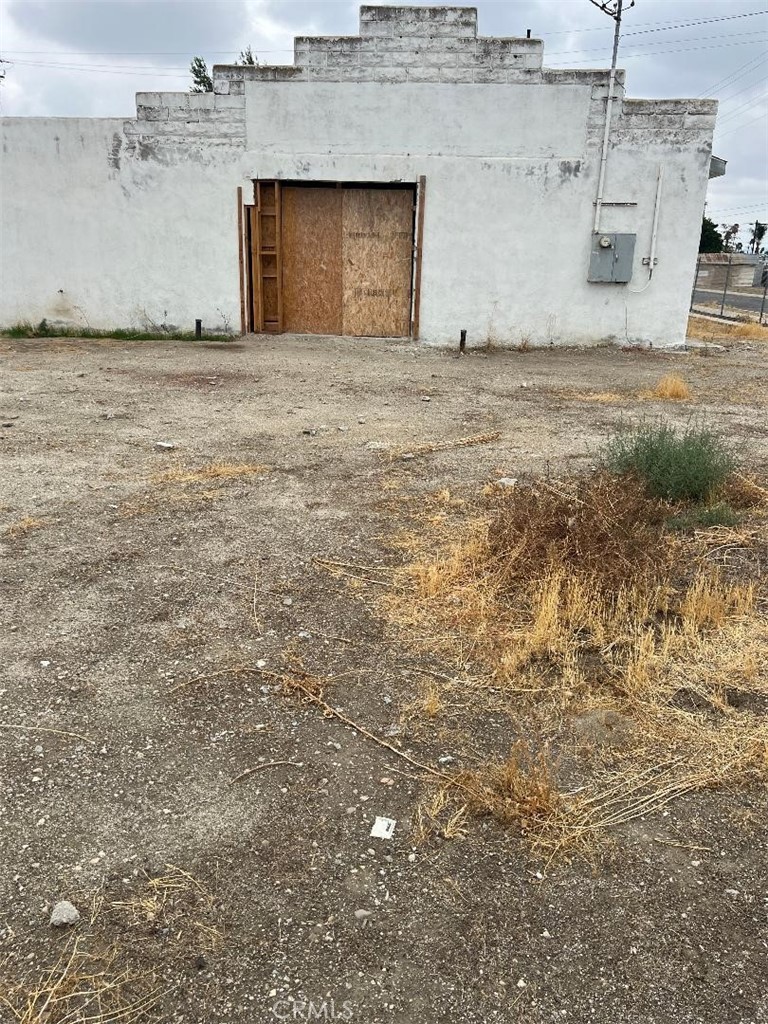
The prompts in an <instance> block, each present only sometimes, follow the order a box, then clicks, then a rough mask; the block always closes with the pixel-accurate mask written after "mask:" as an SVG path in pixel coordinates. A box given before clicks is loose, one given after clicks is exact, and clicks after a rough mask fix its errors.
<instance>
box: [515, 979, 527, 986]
mask: <svg viewBox="0 0 768 1024" xmlns="http://www.w3.org/2000/svg"><path fill="white" fill-rule="evenodd" d="M517 987H518V988H527V983H526V981H525V979H523V978H521V979H520V981H518V983H517Z"/></svg>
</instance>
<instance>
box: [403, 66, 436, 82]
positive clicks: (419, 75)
mask: <svg viewBox="0 0 768 1024" xmlns="http://www.w3.org/2000/svg"><path fill="white" fill-rule="evenodd" d="M408 81H409V82H439V81H440V68H425V67H417V68H408Z"/></svg>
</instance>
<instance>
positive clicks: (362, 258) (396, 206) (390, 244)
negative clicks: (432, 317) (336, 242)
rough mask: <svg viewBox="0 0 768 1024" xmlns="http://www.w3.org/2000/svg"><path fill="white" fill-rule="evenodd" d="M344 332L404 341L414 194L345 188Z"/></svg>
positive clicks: (408, 317) (408, 312)
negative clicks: (402, 339)
mask: <svg viewBox="0 0 768 1024" xmlns="http://www.w3.org/2000/svg"><path fill="white" fill-rule="evenodd" d="M343 195H344V213H343V219H342V225H343V241H342V263H343V285H344V316H343V330H344V334H347V335H351V336H352V337H383V338H405V337H408V335H409V333H410V327H411V284H412V280H413V192H412V191H411V190H410V189H374V188H347V189H344V193H343Z"/></svg>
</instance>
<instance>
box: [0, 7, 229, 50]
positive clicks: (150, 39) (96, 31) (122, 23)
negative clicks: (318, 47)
mask: <svg viewBox="0 0 768 1024" xmlns="http://www.w3.org/2000/svg"><path fill="white" fill-rule="evenodd" d="M246 14H247V9H246V5H245V3H244V2H243V0H220V2H215V0H214V2H205V3H189V2H186V0H67V2H63V3H62V2H55V0H13V2H11V3H8V4H7V5H6V16H8V17H10V18H11V19H12V20H13V22H14V23H15V25H16V26H17V28H18V29H20V30H21V31H22V32H24V33H25V34H27V35H28V36H29V37H30V38H34V39H37V40H47V41H48V42H51V43H55V44H56V45H57V46H59V47H61V48H62V49H65V50H70V51H72V52H74V51H80V52H85V53H91V52H94V53H95V52H99V51H100V52H103V53H110V52H115V51H123V52H126V51H134V52H136V51H138V52H146V51H160V50H165V51H168V52H169V53H177V52H178V53H180V54H185V53H192V54H195V53H198V52H199V51H200V49H201V47H206V48H208V49H211V50H226V49H230V48H232V47H233V46H234V45H236V41H237V40H238V39H239V38H240V37H241V35H242V31H243V28H244V26H245V24H246ZM163 59H164V60H165V59H167V58H166V57H165V56H163Z"/></svg>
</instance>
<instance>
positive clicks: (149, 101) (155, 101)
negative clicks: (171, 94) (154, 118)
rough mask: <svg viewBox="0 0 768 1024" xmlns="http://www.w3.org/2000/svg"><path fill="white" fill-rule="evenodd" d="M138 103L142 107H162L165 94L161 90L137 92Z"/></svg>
mask: <svg viewBox="0 0 768 1024" xmlns="http://www.w3.org/2000/svg"><path fill="white" fill-rule="evenodd" d="M136 105H137V106H142V107H162V106H163V94H162V93H161V92H137V93H136Z"/></svg>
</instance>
